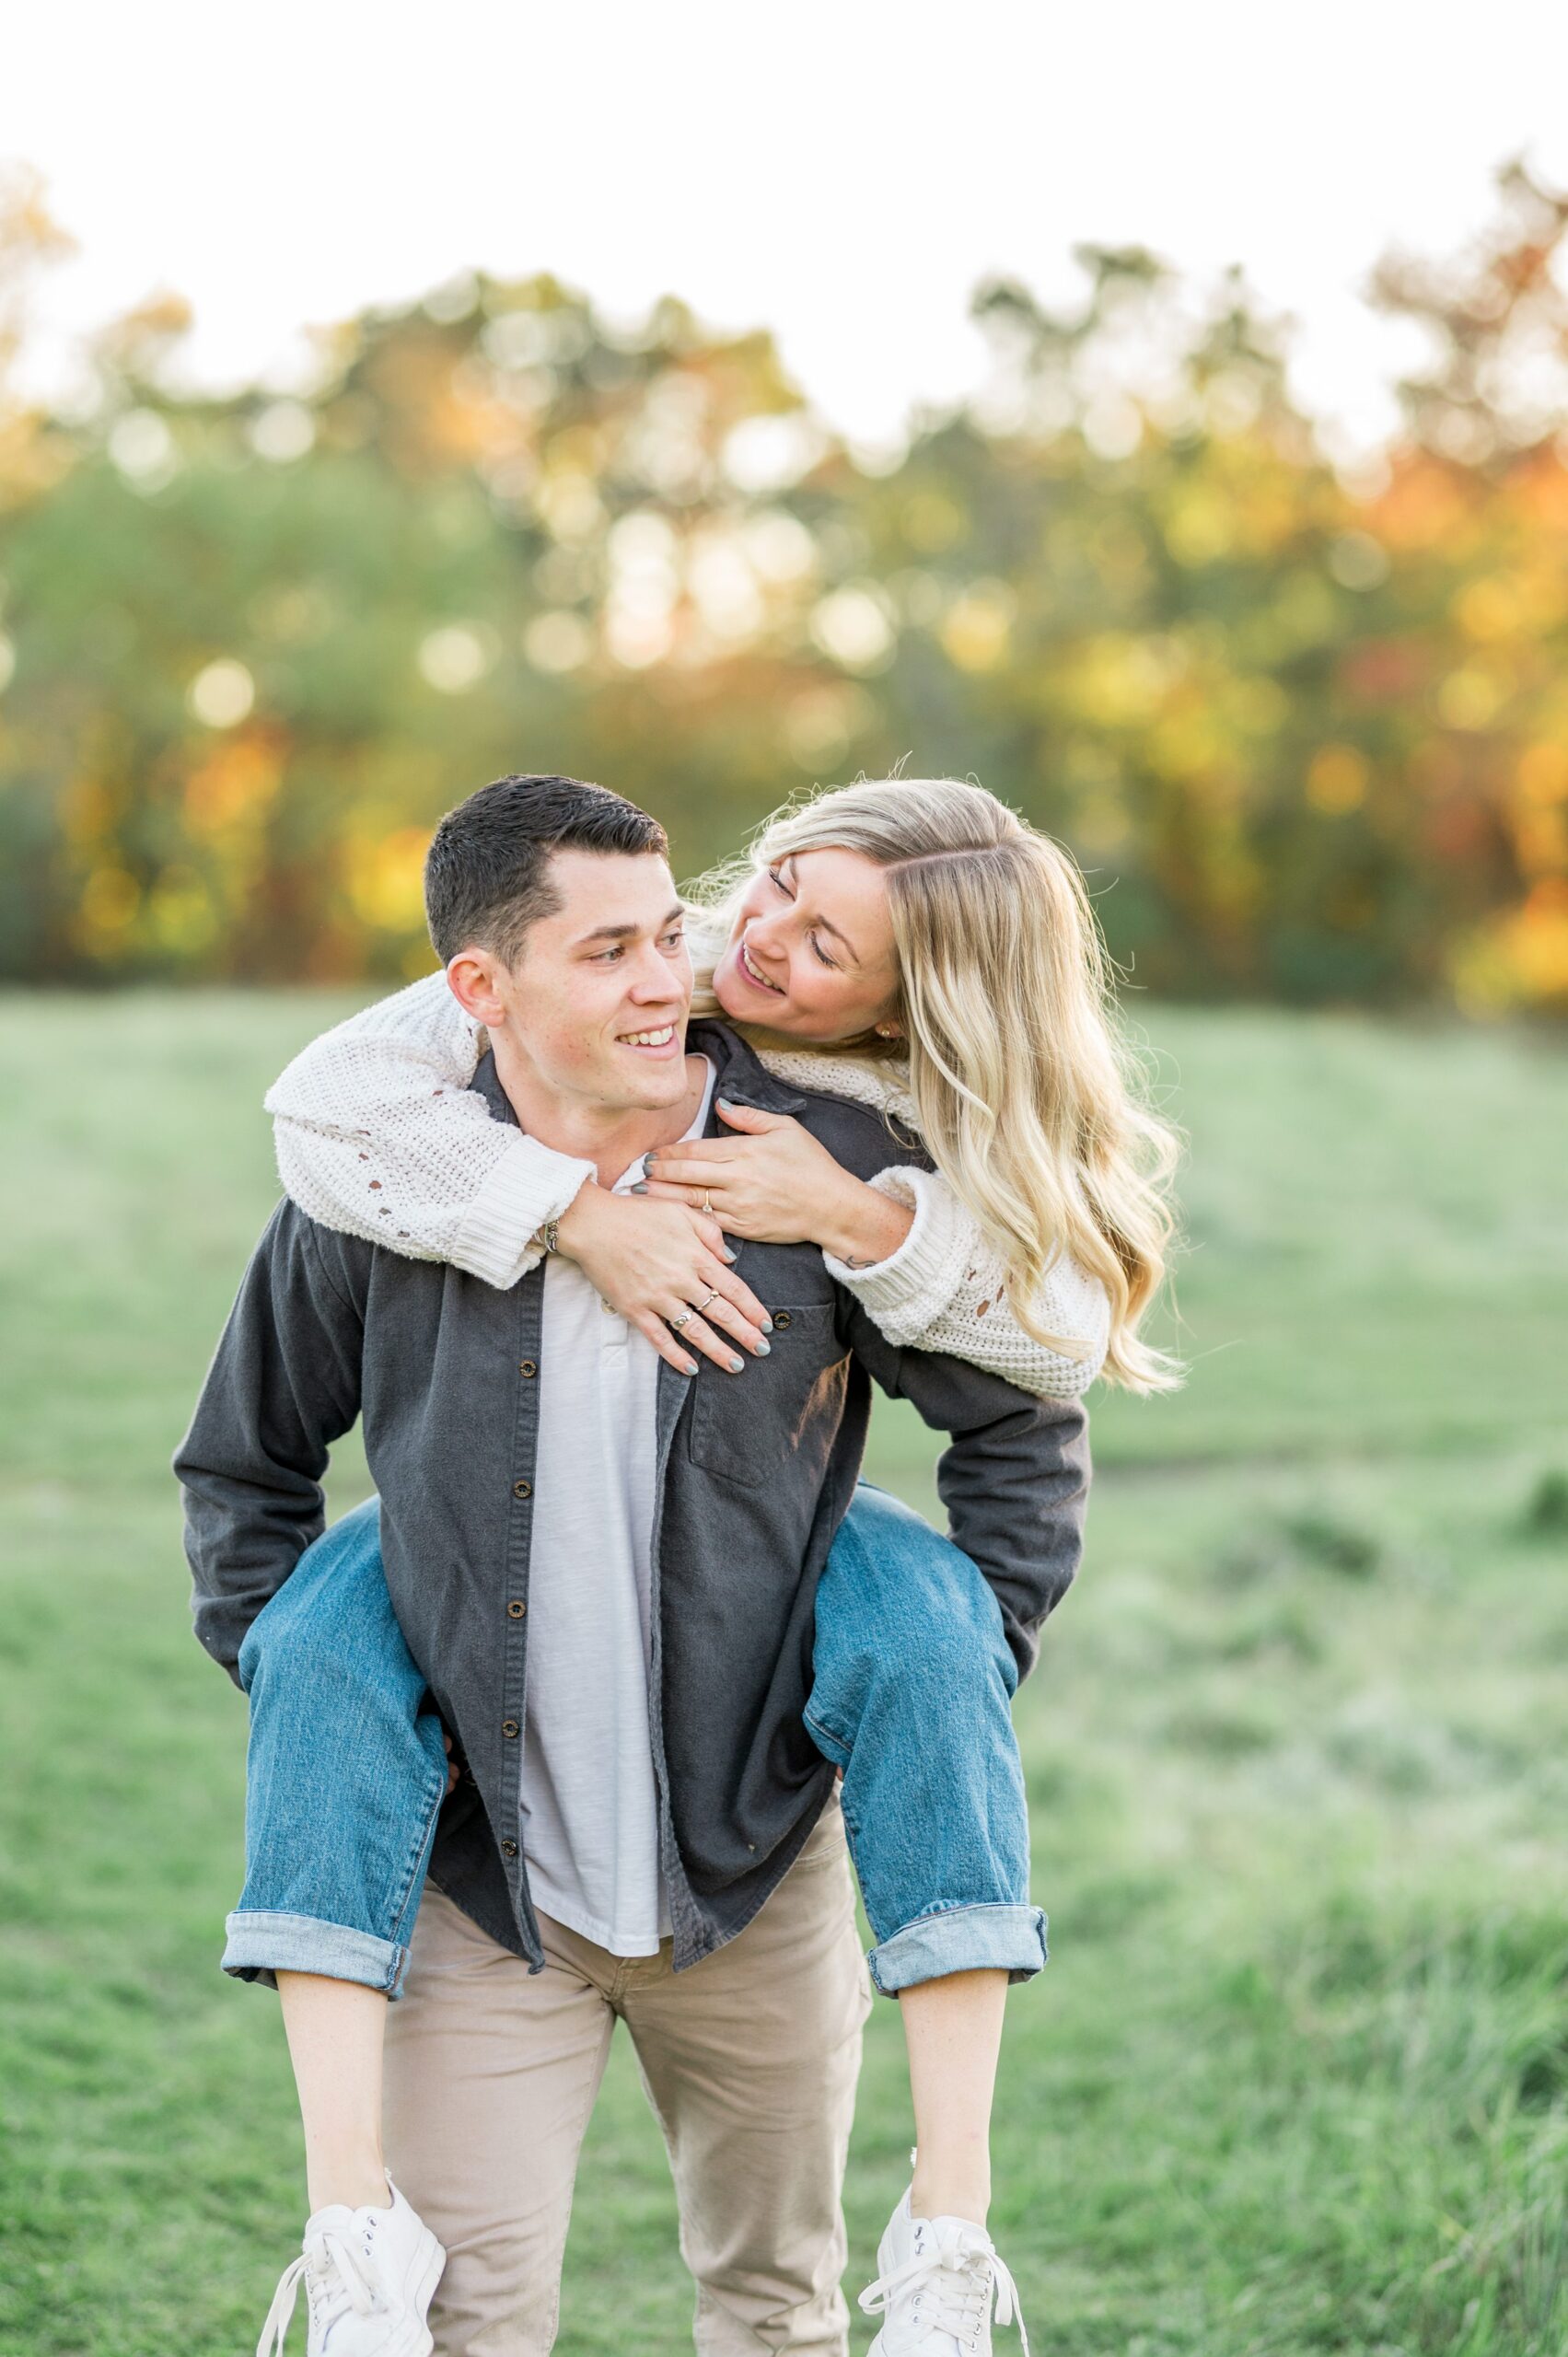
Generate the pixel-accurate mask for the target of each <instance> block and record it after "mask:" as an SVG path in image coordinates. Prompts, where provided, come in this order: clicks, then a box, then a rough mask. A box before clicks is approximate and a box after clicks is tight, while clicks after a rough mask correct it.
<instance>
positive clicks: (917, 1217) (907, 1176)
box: [822, 1169, 974, 1344]
mask: <svg viewBox="0 0 1568 2357" xmlns="http://www.w3.org/2000/svg"><path fill="white" fill-rule="evenodd" d="M870 1183H871V1185H872V1186H873V1187H875V1188H877V1190H878V1191H879V1192H880V1193H882V1194H884V1195H888V1196H890V1197H891V1199H892V1201H893V1202H896V1203H903V1204H905V1205H906V1206H907V1207H908V1208H909V1209H910V1210H911V1211H912V1212H913V1213H914V1223H913V1225H912V1227H911V1229H910V1232H909V1234H908V1235H907V1236H906V1237H905V1238H904V1240H903V1242H902V1243H901V1244H900V1246H899V1248H898V1250H897V1251H896V1252H890V1253H889V1255H888V1258H887V1259H886V1260H878V1261H877V1264H876V1266H875V1268H871V1269H852V1268H851V1267H850V1266H849V1264H848V1262H847V1261H844V1260H834V1258H833V1256H832V1254H831V1253H830V1252H824V1253H823V1255H822V1258H823V1260H824V1262H825V1263H826V1265H827V1271H828V1274H829V1275H830V1277H831V1278H832V1279H833V1281H834V1283H836V1284H841V1285H843V1286H845V1287H846V1288H847V1289H848V1291H849V1292H851V1293H853V1294H854V1295H855V1297H856V1299H857V1300H858V1301H859V1302H860V1304H861V1306H862V1307H863V1308H864V1309H865V1313H866V1315H867V1316H868V1317H869V1318H875V1320H876V1322H877V1325H878V1326H879V1327H880V1328H881V1329H882V1331H883V1333H884V1334H886V1336H887V1337H888V1340H889V1341H890V1342H898V1343H900V1344H908V1343H911V1342H914V1341H918V1340H919V1338H920V1336H921V1335H922V1334H923V1333H925V1332H926V1331H927V1329H929V1328H930V1327H932V1326H934V1325H935V1322H936V1320H937V1318H939V1317H940V1316H941V1314H942V1312H943V1311H944V1310H945V1309H946V1308H947V1305H948V1303H949V1302H950V1301H951V1300H952V1298H953V1295H954V1294H955V1293H956V1292H957V1291H958V1285H959V1283H960V1282H961V1281H962V1278H963V1273H964V1260H965V1255H966V1254H967V1253H968V1252H969V1251H970V1248H971V1246H972V1244H973V1242H974V1229H973V1225H972V1223H971V1222H970V1220H968V1219H967V1218H966V1217H965V1215H964V1213H962V1212H961V1211H960V1209H959V1207H958V1203H957V1202H956V1201H955V1199H954V1197H953V1194H952V1192H951V1190H949V1189H948V1188H947V1187H945V1186H944V1185H943V1184H942V1183H941V1181H940V1180H939V1179H935V1177H934V1176H933V1174H932V1173H931V1172H930V1171H929V1170H915V1169H893V1170H879V1171H878V1172H877V1176H876V1178H875V1179H872V1180H871V1182H870Z"/></svg>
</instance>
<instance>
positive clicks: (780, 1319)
mask: <svg viewBox="0 0 1568 2357" xmlns="http://www.w3.org/2000/svg"><path fill="white" fill-rule="evenodd" d="M773 1324H774V1325H775V1326H776V1327H778V1328H780V1329H783V1328H784V1327H787V1326H788V1324H789V1312H788V1310H787V1309H775V1310H774V1312H773Z"/></svg>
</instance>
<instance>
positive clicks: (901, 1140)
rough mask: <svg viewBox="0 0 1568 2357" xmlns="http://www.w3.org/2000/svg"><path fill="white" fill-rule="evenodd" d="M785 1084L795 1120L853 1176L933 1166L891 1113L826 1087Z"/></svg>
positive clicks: (921, 1148) (911, 1136) (864, 1177)
mask: <svg viewBox="0 0 1568 2357" xmlns="http://www.w3.org/2000/svg"><path fill="white" fill-rule="evenodd" d="M789 1088H790V1094H791V1096H792V1097H797V1098H799V1100H800V1103H801V1110H800V1111H799V1112H798V1113H797V1114H796V1120H798V1121H799V1122H800V1123H801V1124H802V1126H803V1127H804V1128H806V1129H808V1130H809V1131H810V1132H811V1134H812V1136H813V1137H815V1138H819V1139H820V1140H821V1142H822V1144H824V1145H825V1146H826V1147H827V1148H828V1151H829V1152H830V1154H831V1155H832V1157H833V1159H834V1161H835V1162H841V1163H842V1165H843V1167H844V1168H845V1169H846V1170H853V1171H854V1174H855V1177H856V1178H857V1179H869V1178H870V1177H871V1176H872V1175H873V1174H874V1173H875V1172H877V1171H878V1170H886V1169H888V1168H889V1167H890V1166H892V1165H894V1164H899V1165H905V1164H911V1163H912V1164H915V1165H917V1166H918V1167H920V1168H921V1169H923V1170H929V1169H930V1168H931V1156H930V1155H928V1154H927V1152H926V1150H925V1147H924V1145H923V1144H922V1142H921V1140H920V1139H919V1138H917V1137H916V1136H915V1135H914V1134H913V1132H912V1131H909V1130H907V1129H905V1128H903V1127H902V1125H901V1124H900V1122H899V1121H898V1120H896V1119H895V1118H894V1117H893V1116H892V1115H891V1114H889V1113H885V1112H882V1111H880V1110H878V1109H877V1108H876V1107H874V1106H870V1105H861V1104H857V1103H856V1102H855V1101H854V1098H853V1097H839V1096H836V1095H835V1094H834V1093H833V1092H832V1091H831V1090H830V1089H825V1088H816V1087H806V1086H796V1084H795V1083H794V1082H793V1081H792V1082H791V1083H790V1084H789Z"/></svg>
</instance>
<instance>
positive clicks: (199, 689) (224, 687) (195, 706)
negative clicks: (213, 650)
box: [188, 655, 256, 728]
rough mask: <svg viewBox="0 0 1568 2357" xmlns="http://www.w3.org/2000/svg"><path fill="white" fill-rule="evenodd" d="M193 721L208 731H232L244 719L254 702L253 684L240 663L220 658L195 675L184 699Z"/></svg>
mask: <svg viewBox="0 0 1568 2357" xmlns="http://www.w3.org/2000/svg"><path fill="white" fill-rule="evenodd" d="M188 701H189V702H190V706H191V709H192V712H193V713H194V714H195V716H196V718H197V719H198V720H199V721H201V722H202V723H203V726H205V727H208V728H233V727H235V726H238V723H239V722H240V721H242V720H243V719H245V718H246V716H247V715H248V714H249V713H250V708H251V706H252V705H253V704H254V702H255V701H256V682H255V680H254V679H252V678H251V677H250V672H249V671H248V670H247V669H246V668H245V666H244V664H243V663H238V662H236V661H235V659H234V657H233V656H230V655H223V656H219V657H218V659H217V661H216V662H215V663H209V664H208V665H207V666H206V667H205V668H204V669H203V670H201V671H198V672H197V674H196V676H195V678H194V679H192V682H191V691H190V696H189V699H188Z"/></svg>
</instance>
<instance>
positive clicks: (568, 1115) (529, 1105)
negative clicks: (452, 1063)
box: [490, 1031, 708, 1187]
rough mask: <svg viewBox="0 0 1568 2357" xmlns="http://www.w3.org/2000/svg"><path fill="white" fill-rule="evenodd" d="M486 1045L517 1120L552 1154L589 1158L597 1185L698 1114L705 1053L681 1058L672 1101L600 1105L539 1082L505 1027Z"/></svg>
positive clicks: (679, 1132)
mask: <svg viewBox="0 0 1568 2357" xmlns="http://www.w3.org/2000/svg"><path fill="white" fill-rule="evenodd" d="M490 1045H491V1049H492V1051H493V1053H494V1057H495V1076H496V1078H497V1079H498V1080H499V1081H500V1083H501V1086H502V1087H503V1088H504V1089H505V1092H506V1096H507V1098H508V1100H509V1102H510V1104H511V1108H512V1110H513V1112H514V1113H516V1115H517V1120H518V1123H519V1126H520V1127H521V1128H522V1129H524V1130H525V1131H526V1132H528V1136H529V1137H530V1138H537V1139H538V1140H539V1142H540V1145H548V1146H552V1147H553V1149H554V1151H555V1152H556V1153H557V1154H570V1155H575V1156H576V1157H577V1159H578V1160H579V1161H582V1162H591V1163H592V1164H593V1166H594V1167H595V1170H596V1171H597V1173H598V1181H599V1184H600V1186H601V1187H613V1186H614V1184H615V1182H616V1180H617V1179H619V1178H620V1177H621V1175H622V1173H623V1172H625V1171H627V1170H629V1169H630V1168H631V1167H632V1165H633V1163H634V1162H635V1161H637V1160H638V1158H639V1157H640V1156H641V1155H645V1154H648V1153H651V1152H652V1150H653V1148H654V1147H655V1146H656V1145H673V1144H675V1142H676V1140H677V1139H678V1138H683V1137H684V1136H685V1134H686V1132H687V1131H688V1130H689V1129H690V1128H691V1124H692V1122H693V1120H695V1119H696V1116H697V1109H698V1108H699V1106H700V1105H701V1104H702V1101H703V1090H704V1088H705V1087H706V1086H707V1081H708V1067H707V1062H706V1060H705V1058H703V1057H702V1056H698V1055H689V1056H688V1057H687V1059H686V1089H685V1093H684V1095H683V1096H682V1097H680V1099H679V1102H678V1103H677V1104H674V1105H668V1106H661V1107H656V1108H654V1109H649V1108H648V1107H646V1106H625V1105H605V1104H601V1103H599V1102H598V1101H597V1100H596V1099H594V1098H592V1097H573V1096H569V1095H565V1094H563V1092H562V1091H560V1090H559V1089H555V1088H551V1087H549V1086H546V1085H545V1084H544V1082H542V1081H541V1080H540V1076H539V1074H538V1073H537V1072H536V1071H535V1070H534V1067H533V1065H532V1064H531V1063H530V1062H528V1058H527V1057H526V1056H525V1055H523V1054H522V1053H521V1051H519V1050H518V1049H517V1046H516V1045H515V1043H514V1042H513V1041H512V1040H510V1039H507V1038H506V1036H505V1033H504V1032H500V1031H493V1032H492V1033H491V1035H490Z"/></svg>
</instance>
